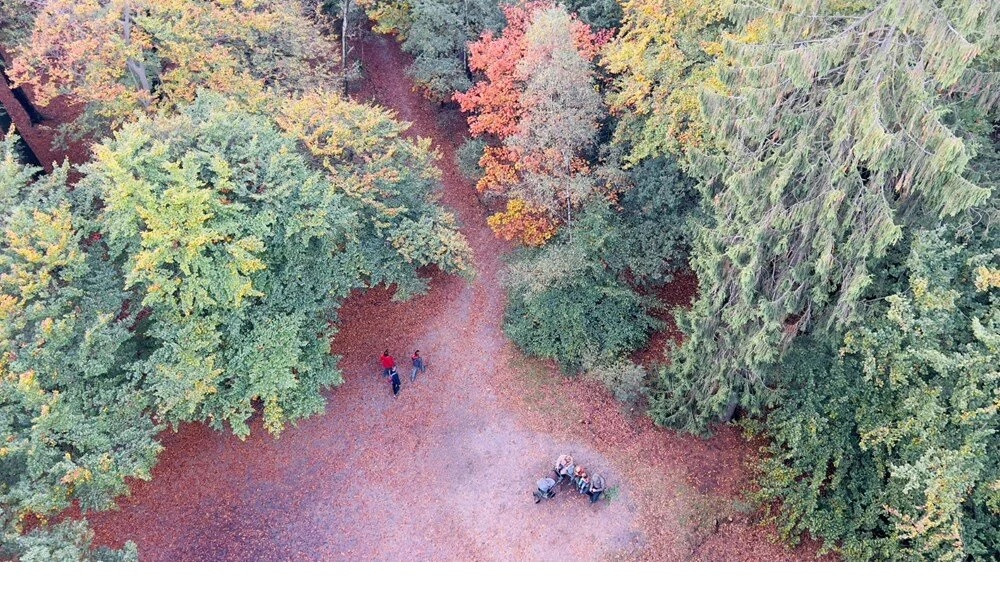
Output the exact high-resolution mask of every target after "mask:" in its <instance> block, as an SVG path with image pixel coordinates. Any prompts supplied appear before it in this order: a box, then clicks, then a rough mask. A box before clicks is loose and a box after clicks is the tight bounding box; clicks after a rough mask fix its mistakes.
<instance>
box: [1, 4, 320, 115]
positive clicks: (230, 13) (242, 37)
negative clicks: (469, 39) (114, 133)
mask: <svg viewBox="0 0 1000 604" xmlns="http://www.w3.org/2000/svg"><path fill="white" fill-rule="evenodd" d="M19 51H20V52H19V54H18V55H17V57H16V58H15V60H14V62H13V65H12V66H11V69H10V71H9V73H10V76H11V78H12V80H13V81H14V83H15V84H16V85H20V84H23V83H30V84H31V85H32V87H33V90H34V92H35V98H36V101H37V102H38V103H39V104H40V105H41V106H45V105H46V104H48V103H49V102H50V101H51V100H52V99H53V98H54V97H56V96H58V95H60V94H71V95H72V97H73V99H74V100H75V101H77V102H80V103H83V104H84V106H85V112H84V115H83V116H82V118H81V121H80V122H79V123H78V126H80V127H85V128H89V129H95V128H105V127H107V126H109V125H110V127H111V128H114V127H116V126H117V125H119V124H121V123H123V122H124V121H126V120H127V119H129V117H130V116H131V115H132V114H133V113H134V112H135V111H137V110H146V111H149V112H151V111H154V110H156V109H164V108H165V109H173V108H176V107H177V106H179V105H181V104H184V103H188V102H190V101H192V100H193V99H194V97H195V94H196V92H197V90H198V89H199V88H208V89H211V90H215V91H218V92H222V93H225V94H228V95H233V96H239V97H241V98H243V99H244V100H246V101H248V102H252V101H255V100H259V99H260V98H261V96H262V95H263V94H264V93H265V91H266V90H268V89H277V90H283V91H295V90H307V89H310V88H313V87H315V86H320V85H327V86H329V85H332V84H333V83H335V79H334V78H333V75H332V72H331V70H330V68H329V67H328V66H329V65H330V61H331V58H332V57H335V56H336V53H335V52H334V49H333V47H332V45H331V44H329V42H328V41H327V39H326V38H325V37H324V36H323V35H321V33H320V31H319V30H318V28H317V27H316V25H315V24H314V22H313V21H312V20H310V19H308V18H307V17H306V15H305V14H304V13H303V8H302V5H301V4H300V3H299V2H282V1H279V0H233V1H231V2H213V1H210V0H155V1H154V0H107V1H100V2H99V1H97V0H50V1H49V2H47V3H46V4H45V6H44V8H43V9H42V10H40V11H39V12H38V15H37V17H36V18H35V21H34V28H33V30H32V33H31V35H30V38H29V40H28V41H27V42H26V43H25V44H24V45H23V46H21V47H20V48H19Z"/></svg>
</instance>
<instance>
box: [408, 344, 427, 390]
mask: <svg viewBox="0 0 1000 604" xmlns="http://www.w3.org/2000/svg"><path fill="white" fill-rule="evenodd" d="M410 361H411V362H412V363H413V372H412V373H411V374H410V381H411V382H415V381H417V371H420V373H423V372H425V371H427V367H425V366H424V359H423V358H422V357H421V356H420V351H419V350H414V351H413V356H412V357H410Z"/></svg>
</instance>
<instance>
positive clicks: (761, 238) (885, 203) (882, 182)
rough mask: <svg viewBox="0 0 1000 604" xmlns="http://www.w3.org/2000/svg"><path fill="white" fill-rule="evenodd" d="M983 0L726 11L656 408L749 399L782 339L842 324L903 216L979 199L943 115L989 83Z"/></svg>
mask: <svg viewBox="0 0 1000 604" xmlns="http://www.w3.org/2000/svg"><path fill="white" fill-rule="evenodd" d="M998 10H1000V8H998V7H997V5H996V4H995V3H992V2H986V1H972V2H945V3H943V4H938V3H936V2H932V1H930V0H916V1H905V2H904V1H893V2H886V3H878V4H869V3H865V2H862V3H857V4H855V5H851V6H849V7H840V8H838V9H834V8H833V7H829V6H826V5H823V4H821V5H818V6H817V5H816V4H815V3H813V2H772V3H766V4H764V5H762V6H761V7H756V6H755V7H747V8H745V10H743V11H741V14H742V16H741V18H740V22H741V23H743V27H744V30H745V31H744V34H743V35H742V36H740V37H737V38H733V39H731V40H729V41H727V55H729V56H731V57H732V64H731V65H725V66H723V67H722V68H721V73H720V78H721V81H722V83H723V84H724V85H725V92H724V94H711V93H706V94H705V108H704V110H705V112H706V117H707V119H708V121H709V123H710V124H711V128H712V136H713V137H716V138H717V140H718V143H719V144H720V145H721V147H723V151H722V152H721V153H719V154H716V155H712V156H708V157H706V156H704V155H703V156H701V157H696V158H695V161H694V168H695V171H696V173H697V174H699V175H700V177H701V178H702V180H703V182H704V183H705V187H706V191H707V192H708V194H709V198H710V200H711V201H710V205H711V209H712V218H713V222H712V223H711V225H710V226H706V227H704V228H702V229H701V230H700V231H699V232H698V234H697V235H696V238H695V247H694V250H693V254H692V265H693V267H694V268H695V270H696V272H697V274H698V279H699V283H700V288H701V291H700V295H699V297H698V300H697V301H696V303H695V305H694V307H693V309H692V310H691V312H690V313H686V314H684V315H682V317H681V321H680V325H681V327H682V329H683V331H684V334H685V339H684V342H683V344H682V346H681V347H680V348H679V349H677V350H675V351H673V352H672V359H671V364H670V366H669V368H668V369H666V370H665V371H664V376H663V377H664V380H663V382H662V386H661V389H660V391H659V393H658V394H657V395H656V397H655V401H654V404H653V410H652V413H653V414H654V417H655V418H656V420H657V421H658V422H660V423H665V424H670V425H673V426H678V427H684V428H686V429H689V430H704V428H705V426H706V424H707V423H708V422H709V421H711V420H713V419H715V418H718V417H720V416H722V417H723V418H727V417H729V416H731V414H732V412H733V410H734V409H735V407H736V405H737V404H740V405H743V406H744V407H745V408H747V409H748V410H750V411H751V412H755V411H759V410H760V408H761V406H760V398H759V396H758V394H759V393H760V392H761V390H762V388H763V387H765V386H766V383H767V375H768V372H769V371H770V370H771V369H773V367H774V366H775V364H776V363H777V362H778V361H779V360H780V359H781V355H782V352H783V351H784V350H785V349H786V348H787V346H788V345H789V344H790V343H791V341H792V340H793V339H794V337H795V336H796V335H797V334H799V333H802V332H806V331H809V330H812V329H815V328H819V329H823V328H825V327H827V326H829V325H848V324H850V323H851V322H852V321H853V320H854V319H855V318H856V316H857V311H858V309H859V303H860V301H861V299H862V296H863V294H864V292H865V290H866V288H867V287H868V286H869V285H870V284H871V282H872V278H871V275H870V272H869V266H870V265H871V263H872V262H873V261H876V260H877V259H879V258H882V257H884V255H885V254H886V253H887V250H888V249H889V248H890V247H891V246H892V245H894V244H896V243H898V242H899V241H900V238H901V236H902V235H903V234H904V233H905V232H906V231H907V229H910V228H912V227H914V226H918V225H920V224H922V223H924V222H926V221H932V220H938V219H941V218H947V217H954V216H962V215H964V214H966V213H968V212H970V211H974V210H975V209H976V208H977V207H979V206H982V204H983V203H984V202H985V201H986V200H987V199H988V198H989V195H990V190H989V189H988V188H986V187H984V186H981V185H979V184H976V183H975V182H973V181H972V180H970V179H969V177H968V175H967V167H968V165H969V161H970V159H971V158H972V155H973V148H970V147H969V146H968V145H967V144H966V141H965V140H963V133H964V131H965V127H964V126H963V125H962V123H961V122H955V121H954V120H952V119H950V117H949V116H950V115H952V114H953V113H954V111H955V108H956V106H957V104H958V103H960V102H966V99H968V98H969V97H972V98H973V100H975V99H978V100H980V101H983V102H988V101H989V100H990V99H991V98H993V97H994V93H993V92H992V91H991V89H990V88H989V87H988V86H985V85H982V84H978V85H973V83H974V82H975V81H980V82H981V81H983V79H982V78H981V77H980V76H979V75H978V74H980V73H982V72H983V71H984V70H985V71H989V69H990V65H988V64H982V63H977V62H976V61H977V57H978V56H980V55H981V54H983V53H984V51H991V50H992V49H993V48H994V47H995V45H996V43H997V34H998V26H997V23H998V19H997V17H998ZM986 56H989V53H988V52H987V55H986ZM956 90H959V91H961V93H962V94H960V95H958V94H953V93H952V91H956ZM987 104H988V103H987Z"/></svg>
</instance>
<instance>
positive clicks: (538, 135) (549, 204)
mask: <svg viewBox="0 0 1000 604" xmlns="http://www.w3.org/2000/svg"><path fill="white" fill-rule="evenodd" d="M505 14H506V17H507V23H508V24H507V27H506V28H505V29H504V31H503V34H502V35H501V36H500V37H494V36H493V34H491V33H486V34H484V35H483V36H482V38H481V39H480V40H479V41H478V42H476V43H474V44H472V45H470V52H471V55H470V61H469V63H470V66H471V68H472V70H473V71H474V72H476V73H480V74H482V75H483V79H482V80H481V81H479V82H478V83H477V84H476V85H475V86H474V87H473V88H472V89H471V90H469V91H468V92H466V93H457V94H456V95H455V100H456V101H458V103H459V105H460V106H461V108H462V110H463V111H465V112H467V113H469V114H470V115H469V117H468V121H469V130H470V132H471V134H472V135H473V136H474V137H481V138H484V139H486V140H487V141H489V144H488V145H487V147H486V149H485V150H484V152H483V155H482V158H481V159H480V166H481V167H482V168H483V170H484V176H483V177H482V178H481V179H480V180H479V182H478V183H477V185H476V187H477V189H479V190H480V191H489V192H492V193H495V194H499V195H503V196H506V197H507V198H508V200H509V201H508V206H507V209H506V211H504V212H500V213H498V214H495V215H494V216H492V217H491V218H490V220H489V224H490V226H491V228H493V230H494V232H495V233H497V235H498V236H500V237H502V238H504V239H519V240H520V241H521V242H522V243H524V244H525V245H529V246H537V245H542V244H543V243H545V241H547V240H548V239H550V238H551V237H552V236H553V235H554V234H555V232H556V226H557V224H559V223H566V224H570V223H571V222H572V208H573V207H575V206H579V205H580V204H581V203H582V202H583V201H584V200H585V199H586V198H587V197H588V195H590V194H591V192H592V190H593V183H592V179H591V178H590V176H589V172H590V166H589V163H588V162H587V160H586V159H585V158H584V157H583V156H584V154H585V153H586V152H587V151H588V150H589V149H590V147H591V146H592V145H593V142H594V137H595V136H596V132H597V128H598V122H599V119H600V117H601V115H602V104H601V99H600V95H599V94H598V93H597V91H596V89H595V75H594V70H593V65H592V63H591V62H592V61H593V59H594V57H595V56H596V55H597V53H598V51H599V50H600V47H601V45H602V44H603V43H604V42H605V41H606V40H607V37H608V34H606V33H594V32H593V31H591V29H590V27H589V26H587V25H586V24H584V23H582V22H580V21H579V20H578V19H576V18H575V17H574V16H571V15H569V13H567V12H566V10H565V9H564V8H562V7H561V6H556V5H555V4H554V3H553V2H550V1H547V0H538V1H529V2H522V3H520V4H517V5H514V6H509V7H507V8H506V9H505Z"/></svg>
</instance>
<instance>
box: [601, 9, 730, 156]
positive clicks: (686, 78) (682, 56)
mask: <svg viewBox="0 0 1000 604" xmlns="http://www.w3.org/2000/svg"><path fill="white" fill-rule="evenodd" d="M733 4H734V3H733V2H732V1H731V0H722V1H720V0H624V1H623V2H622V8H623V10H624V19H623V23H622V28H621V30H620V31H619V32H618V35H616V36H615V38H614V40H612V41H611V42H610V43H609V44H608V45H607V46H606V47H605V49H604V52H603V53H602V59H601V64H602V65H603V66H604V67H605V68H606V69H607V70H608V72H609V73H611V74H612V75H613V76H614V77H613V79H612V88H611V89H610V90H609V91H608V95H607V102H608V105H609V108H610V110H611V112H612V113H613V114H614V115H615V117H616V118H617V126H616V130H615V136H614V141H615V143H616V144H617V145H619V146H621V147H623V148H624V149H626V150H627V153H628V155H627V158H626V159H627V161H628V163H629V164H630V165H634V164H636V163H637V162H639V161H641V160H643V159H647V158H656V157H659V156H662V155H664V154H675V155H681V156H683V155H684V154H685V153H686V152H687V151H688V150H689V149H691V148H702V147H704V146H705V145H706V144H707V143H710V141H706V140H705V138H706V132H705V131H706V127H707V126H708V124H707V123H706V119H705V115H704V113H703V112H702V107H701V104H700V102H699V95H700V91H701V90H702V89H703V88H708V89H709V90H714V91H717V92H721V91H722V90H723V86H722V83H721V81H720V80H719V75H718V72H719V67H720V64H719V61H720V60H722V57H723V45H722V43H721V42H722V36H723V34H724V33H725V31H726V29H727V28H728V27H731V25H732V24H731V23H730V20H729V14H730V12H731V11H732V7H733Z"/></svg>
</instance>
